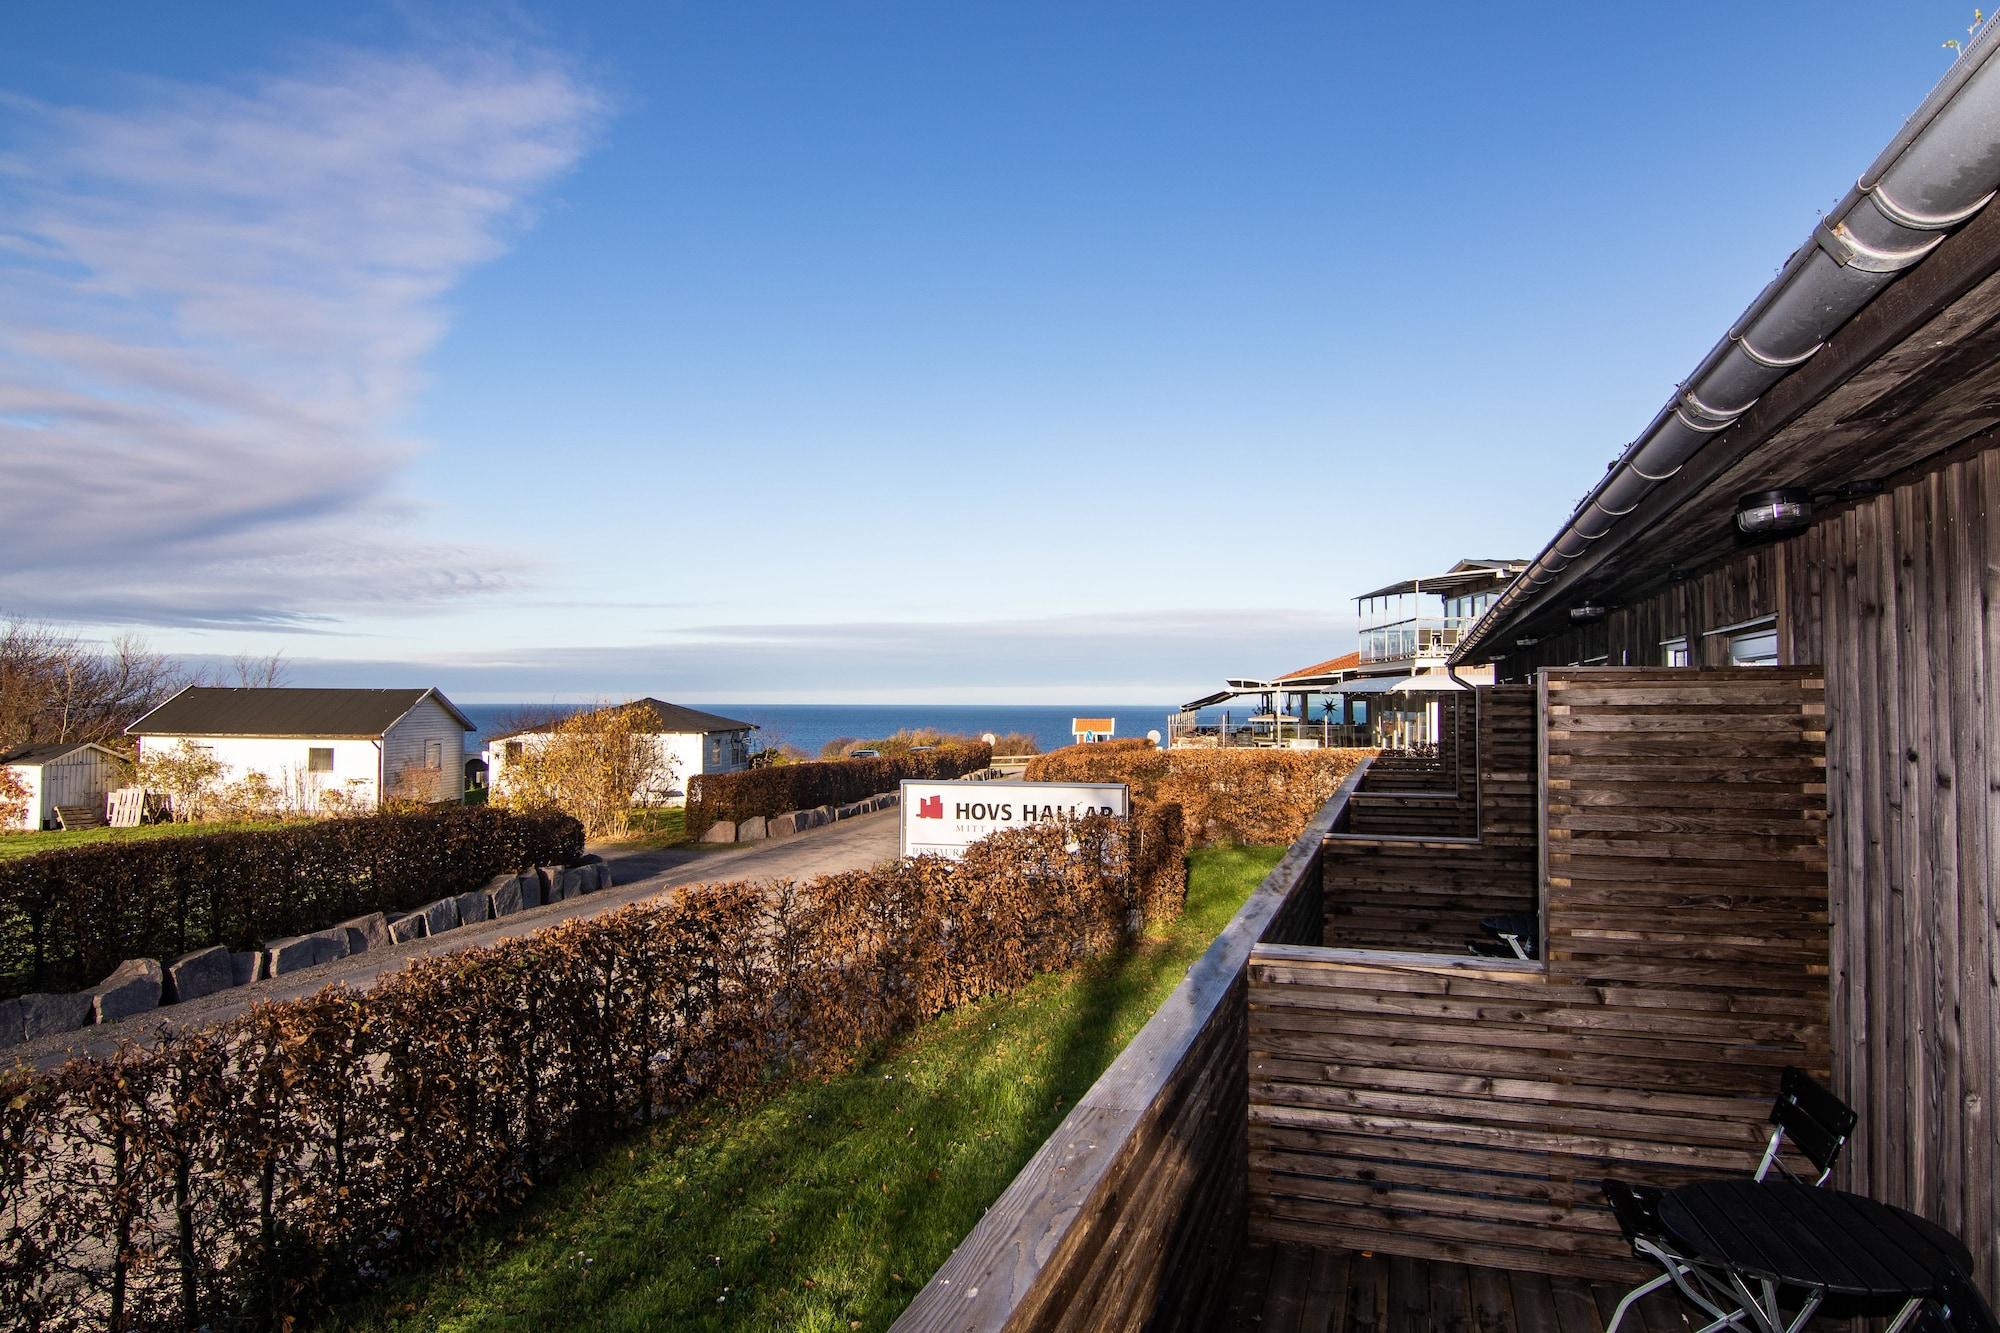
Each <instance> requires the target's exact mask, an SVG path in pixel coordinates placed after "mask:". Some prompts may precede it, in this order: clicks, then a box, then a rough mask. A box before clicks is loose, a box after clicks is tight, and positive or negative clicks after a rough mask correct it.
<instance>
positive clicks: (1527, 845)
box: [1322, 685, 1536, 952]
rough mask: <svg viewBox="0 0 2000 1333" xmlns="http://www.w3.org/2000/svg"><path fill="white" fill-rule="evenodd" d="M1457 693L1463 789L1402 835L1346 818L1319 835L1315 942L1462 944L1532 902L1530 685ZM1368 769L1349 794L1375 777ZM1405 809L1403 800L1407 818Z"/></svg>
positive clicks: (1416, 946)
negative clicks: (1320, 927) (1344, 826)
mask: <svg viewBox="0 0 2000 1333" xmlns="http://www.w3.org/2000/svg"><path fill="white" fill-rule="evenodd" d="M1457 697H1459V698H1462V699H1464V701H1465V702H1464V704H1463V705H1462V706H1461V707H1460V708H1459V709H1458V712H1457V716H1458V717H1460V718H1463V719H1465V727H1464V730H1465V731H1466V732H1467V734H1468V735H1469V736H1470V737H1471V738H1472V739H1471V740H1470V741H1468V742H1467V743H1465V744H1463V745H1461V746H1460V747H1459V754H1460V755H1461V756H1462V757H1463V759H1464V762H1463V764H1462V772H1463V774H1464V777H1463V779H1462V780H1461V782H1460V786H1461V788H1462V791H1463V795H1462V796H1461V797H1460V798H1458V800H1457V801H1456V802H1455V803H1450V804H1451V805H1452V807H1453V808H1451V809H1449V810H1442V811H1440V813H1439V817H1438V818H1437V819H1436V820H1435V821H1434V822H1432V823H1431V824H1429V825H1428V826H1419V825H1416V824H1415V823H1414V822H1408V823H1406V824H1405V827H1408V828H1410V829H1411V831H1409V832H1405V833H1401V834H1388V833H1386V832H1377V833H1374V834H1372V835H1371V834H1368V833H1365V832H1363V831H1362V830H1361V826H1360V821H1359V819H1358V818H1357V819H1356V820H1353V821H1350V823H1351V824H1354V825H1355V827H1354V828H1352V829H1351V830H1345V831H1342V832H1338V833H1336V834H1334V835H1333V836H1331V837H1329V838H1328V839H1327V848H1326V860H1325V863H1324V869H1323V872H1322V875H1323V879H1324V882H1325V896H1326V912H1327V915H1326V928H1325V929H1326V933H1325V938H1324V942H1325V943H1326V944H1328V945H1333V946H1339V947H1351V948H1371V949H1402V950H1438V949H1442V950H1447V951H1451V952H1460V951H1462V950H1463V949H1464V947H1465V943H1466V941H1467V940H1471V939H1477V938H1483V937H1482V936H1481V934H1480V930H1479V922H1480V919H1481V918H1482V917H1487V916H1491V915H1493V914H1494V913H1496V912H1518V911H1525V910H1527V909H1528V908H1530V907H1531V906H1532V905H1533V903H1534V877H1535V840H1536V816H1535V691H1534V688H1533V687H1532V686H1526V685H1505V686H1498V687H1489V688H1483V689H1480V690H1477V691H1475V692H1472V693H1471V694H1469V695H1466V696H1457ZM1374 767H1375V766H1374V765H1371V766H1370V771H1371V777H1370V780H1369V782H1368V783H1364V785H1363V790H1362V793H1360V794H1357V797H1356V799H1357V800H1361V799H1363V796H1364V795H1365V793H1366V792H1367V791H1368V789H1369V787H1370V786H1372V785H1373V783H1374V782H1375V781H1376V779H1375V778H1374V777H1373V771H1374ZM1461 810H1462V811H1464V812H1466V815H1465V816H1461V814H1460V813H1459V812H1460V811H1461ZM1409 813H1410V810H1409V808H1408V807H1407V806H1406V808H1405V811H1404V815H1405V818H1406V820H1407V819H1408V816H1409ZM1471 815H1476V818H1470V817H1469V816H1471ZM1371 827H1379V824H1378V825H1371Z"/></svg>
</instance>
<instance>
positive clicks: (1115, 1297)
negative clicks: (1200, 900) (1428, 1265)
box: [895, 772, 1360, 1330]
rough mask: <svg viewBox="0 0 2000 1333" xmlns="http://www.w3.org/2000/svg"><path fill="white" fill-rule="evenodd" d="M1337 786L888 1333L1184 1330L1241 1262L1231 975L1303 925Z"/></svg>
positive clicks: (1238, 1082) (1243, 1001) (1239, 1125)
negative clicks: (1260, 948) (1257, 951)
mask: <svg viewBox="0 0 2000 1333" xmlns="http://www.w3.org/2000/svg"><path fill="white" fill-rule="evenodd" d="M1359 779H1360V773H1358V772H1357V773H1355V774H1351V775H1349V777H1348V779H1347V781H1346V782H1345V783H1343V784H1342V786H1341V789H1340V790H1339V791H1338V792H1336V793H1335V794H1334V797H1333V799H1332V800H1330V801H1329V802H1328V803H1327V804H1326V806H1325V807H1324V808H1323V809H1322V810H1321V811H1320V812H1319V814H1318V815H1317V816H1315V817H1314V819H1313V821H1312V823H1310V824H1309V825H1308V826H1307V827H1306V830H1305V832H1304V833H1303V834H1302V835H1301V836H1300V838H1299V840H1298V841H1297V842H1295V843H1293V844H1292V847H1291V848H1290V850H1289V851H1287V852H1286V854H1285V857H1284V859H1283V860H1281V861H1280V862H1279V863H1278V866H1277V868H1276V869H1274V870H1273V871H1272V872H1271V874H1270V875H1269V876H1268V877H1267V878H1266V879H1265V880H1264V882H1263V884H1261V885H1259V886H1258V888H1257V889H1256V890H1255V891H1254V892H1253V893H1252V894H1251V895H1250V898H1249V901H1247V902H1246V903H1244V905H1243V908H1242V910H1241V911H1239V912H1238V913H1237V914H1236V916H1235V917H1234V918H1233V919H1232V920H1231V921H1230V923H1229V925H1228V926H1226V927H1225V928H1224V929H1223V932H1222V934H1221V935H1220V936H1219V937H1217V939H1216V941H1215V943H1214V944H1213V945H1211V946H1210V947H1209V949H1208V951H1207V952H1206V953H1205V954H1203V955H1202V957H1201V959H1200V961H1198V962H1197V963H1196V964H1195V965H1194V967H1192V968H1191V969H1189V972H1188V976H1187V980H1185V981H1183V982H1182V983H1181V984H1180V985H1179V986H1178V987H1177V988H1175V990H1174V993H1173V994H1172V995H1171V996H1169V997H1168V999H1167V1001H1166V1003H1165V1004H1164V1005H1162V1006H1161V1007H1160V1010H1159V1012H1158V1013H1156V1014H1155V1015H1154V1016H1153V1018H1152V1019H1151V1021H1149V1022H1148V1023H1147V1024H1146V1026H1145V1027H1143V1028H1141V1029H1140V1031H1139V1035H1138V1036H1136V1037H1134V1038H1133V1039H1132V1043H1131V1044H1130V1045H1129V1046H1127V1047H1126V1048H1125V1050H1124V1051H1123V1052H1121V1053H1120V1054H1119V1056H1118V1058H1117V1059H1116V1060H1114V1061H1113V1062H1112V1064H1111V1067H1110V1068H1109V1069H1107V1070H1106V1071H1105V1072H1104V1076H1103V1077H1102V1078H1100V1079H1098V1081H1097V1082H1096V1083H1095V1084H1093V1085H1092V1086H1091V1089H1090V1091H1089V1092H1087V1093H1085V1094H1084V1096H1083V1099H1082V1100H1081V1101H1079V1102H1078V1103H1077V1106H1076V1109H1075V1110H1073V1111H1071V1112H1070V1114H1069V1115H1068V1116H1067V1117H1065V1118H1064V1120H1063V1122H1062V1124H1061V1125H1060V1126H1058V1127H1057V1129H1056V1132H1055V1133H1054V1134H1053V1135H1051V1136H1050V1137H1049V1139H1048V1141H1047V1142H1045V1143H1044V1144H1043V1145H1042V1146H1041V1148H1040V1149H1039V1150H1038V1151H1037V1152H1036V1153H1035V1155H1034V1157H1033V1158H1032V1159H1030V1161H1029V1162H1028V1165H1027V1166H1026V1167H1024V1168H1023V1169H1022V1171H1021V1174H1020V1175H1018V1176H1016V1177H1015V1178H1014V1181H1013V1183H1012V1184H1010V1185H1009V1186H1008V1187H1007V1190H1006V1192H1005V1193H1004V1194H1002V1195H1001V1196H1000V1198H999V1199H998V1200H997V1201H995V1203H994V1205H993V1207H992V1208H990V1209H988V1210H987V1213H986V1215H985V1217H984V1218H982V1219H981V1220H980V1223H979V1225H978V1226H976V1227H974V1228H973V1229H972V1231H971V1233H970V1234H968V1235H967V1236H966V1237H965V1239H964V1240H963V1241H961V1242H960V1243H959V1246H958V1248H957V1249H956V1250H955V1251H953V1252H952V1256H951V1258H950V1259H949V1260H947V1261H946V1262H945V1265H944V1266H943V1267H942V1268H940V1269H939V1270H938V1271H937V1273H936V1274H934V1275H933V1276H932V1278H931V1280H930V1282H929V1284H928V1285H926V1286H925V1287H924V1289H923V1290H922V1291H921V1292H919V1293H917V1297H916V1299H915V1300H914V1301H912V1302H911V1303H910V1306H909V1308H908V1309H907V1310H905V1311H904V1312H903V1316H902V1318H900V1319H898V1320H897V1321H896V1325H895V1326H896V1327H897V1328H898V1329H905V1330H916V1329H925V1330H946V1329H950V1330H1002V1329H1084V1328H1089V1329H1137V1328H1146V1329H1202V1328H1208V1327H1211V1326H1212V1325H1213V1324H1214V1322H1215V1320H1216V1318H1217V1317H1218V1316H1219V1315H1220V1314H1221V1313H1222V1306H1223V1303H1224V1302H1225V1301H1226V1300H1227V1299H1228V1295H1229V1286H1230V1275H1231V1273H1232V1272H1233V1271H1234V1269H1235V1267H1236V1265H1237V1262H1238V1260H1239V1258H1240V1257H1241V1255H1242V1252H1243V1245H1244V1239H1245V1222H1244V1188H1245V1181H1246V1179H1247V1171H1246V1166H1245V1157H1244V1153H1245V1143H1244V1136H1243V1126H1244V1107H1245V1099H1246V1097H1247V1079H1246V1076H1245V1063H1244V1062H1245V1054H1244V1052H1245V1046H1244V1040H1245V1035H1244V1034H1245V1031H1246V1027H1247V1023H1246V1005H1247V997H1248V993H1249V990H1248V985H1247V983H1246V981H1245V978H1244V969H1245V967H1246V965H1247V963H1248V960H1249V957H1250V951H1251V949H1252V947H1253V946H1255V945H1256V944H1257V942H1258V941H1260V940H1268V939H1288V938H1296V937H1298V935H1300V934H1301V933H1304V932H1307V931H1312V930H1316V929H1317V927H1318V915H1317V913H1316V912H1315V911H1313V910H1311V909H1312V908H1313V907H1314V906H1315V904H1314V903H1313V902H1312V901H1311V899H1312V898H1313V896H1314V895H1315V894H1316V890H1317V883H1318V875H1317V869H1318V862H1319V856H1320V839H1321V838H1322V836H1323V835H1324V834H1325V832H1326V830H1327V829H1328V828H1330V827H1332V824H1333V821H1334V820H1335V819H1336V818H1338V817H1339V815H1340V813H1341V812H1342V811H1343V810H1344V808H1345V806H1346V802H1347V799H1348V797H1349V796H1350V795H1351V794H1352V792H1353V790H1354V787H1355V785H1356V784H1357V783H1358V781H1359Z"/></svg>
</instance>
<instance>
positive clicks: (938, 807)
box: [917, 796, 944, 819]
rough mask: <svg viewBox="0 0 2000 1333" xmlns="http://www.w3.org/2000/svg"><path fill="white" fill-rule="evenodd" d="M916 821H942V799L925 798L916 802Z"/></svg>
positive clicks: (937, 797)
mask: <svg viewBox="0 0 2000 1333" xmlns="http://www.w3.org/2000/svg"><path fill="white" fill-rule="evenodd" d="M917 818H918V819H943V818H944V797H942V796H925V797H922V798H920V799H919V800H918V801H917Z"/></svg>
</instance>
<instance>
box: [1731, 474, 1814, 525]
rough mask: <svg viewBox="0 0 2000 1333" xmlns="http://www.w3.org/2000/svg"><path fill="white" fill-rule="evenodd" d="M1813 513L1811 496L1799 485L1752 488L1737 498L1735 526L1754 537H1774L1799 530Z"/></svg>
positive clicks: (1808, 521) (1809, 519)
mask: <svg viewBox="0 0 2000 1333" xmlns="http://www.w3.org/2000/svg"><path fill="white" fill-rule="evenodd" d="M1812 514H1813V506H1812V496H1811V495H1810V494H1808V493H1807V492H1805V491H1802V490H1799V489H1797V488H1796V487H1789V486H1788V487H1785V488H1783V489H1781V490H1775V491H1752V492H1751V493H1750V494H1748V495H1746V496H1744V497H1743V498H1742V499H1741V500H1738V501H1737V502H1736V528H1737V531H1739V532H1742V533H1744V534H1745V535H1747V536H1751V537H1775V536H1779V535H1781V534H1784V533H1787V532H1798V531H1799V530H1801V529H1802V528H1804V527H1805V526H1806V524H1808V523H1810V522H1812Z"/></svg>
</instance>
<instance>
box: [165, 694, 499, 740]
mask: <svg viewBox="0 0 2000 1333" xmlns="http://www.w3.org/2000/svg"><path fill="white" fill-rule="evenodd" d="M426 698H430V699H435V700H437V701H438V703H439V704H440V705H441V706H442V707H443V708H444V710H445V711H446V712H448V713H450V714H451V715H452V716H453V717H454V718H456V719H457V720H458V724H459V725H460V726H461V727H464V728H465V729H466V730H467V731H477V730H478V728H477V727H475V726H474V725H473V724H472V722H471V721H470V720H469V719H468V718H467V717H466V716H465V714H463V713H461V712H459V711H458V709H457V708H455V707H454V706H453V705H452V702H451V700H449V699H447V698H445V697H444V696H443V695H442V694H439V693H438V692H437V691H436V690H434V689H432V690H295V689H284V688H254V689H253V688H240V687H230V686H216V685H190V686H188V687H187V688H186V689H184V690H182V691H181V692H180V693H179V694H176V695H175V696H174V697H173V698H171V699H169V700H167V701H166V702H165V703H163V704H161V705H160V706H159V707H158V708H155V709H154V710H153V711H152V712H150V713H148V714H146V716H144V717H142V718H140V719H139V720H138V721H137V722H134V723H133V724H132V725H131V726H129V727H127V728H125V732H126V734H127V735H130V736H348V737H366V738H371V739H372V738H374V737H377V736H380V735H382V734H383V733H384V732H386V731H388V730H389V728H390V727H392V726H394V725H395V724H396V720H397V719H398V718H400V717H402V716H403V715H404V714H405V713H407V712H409V711H410V710H411V709H412V708H415V707H416V706H417V705H418V704H420V703H422V702H423V701H424V700H425V699H426Z"/></svg>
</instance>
